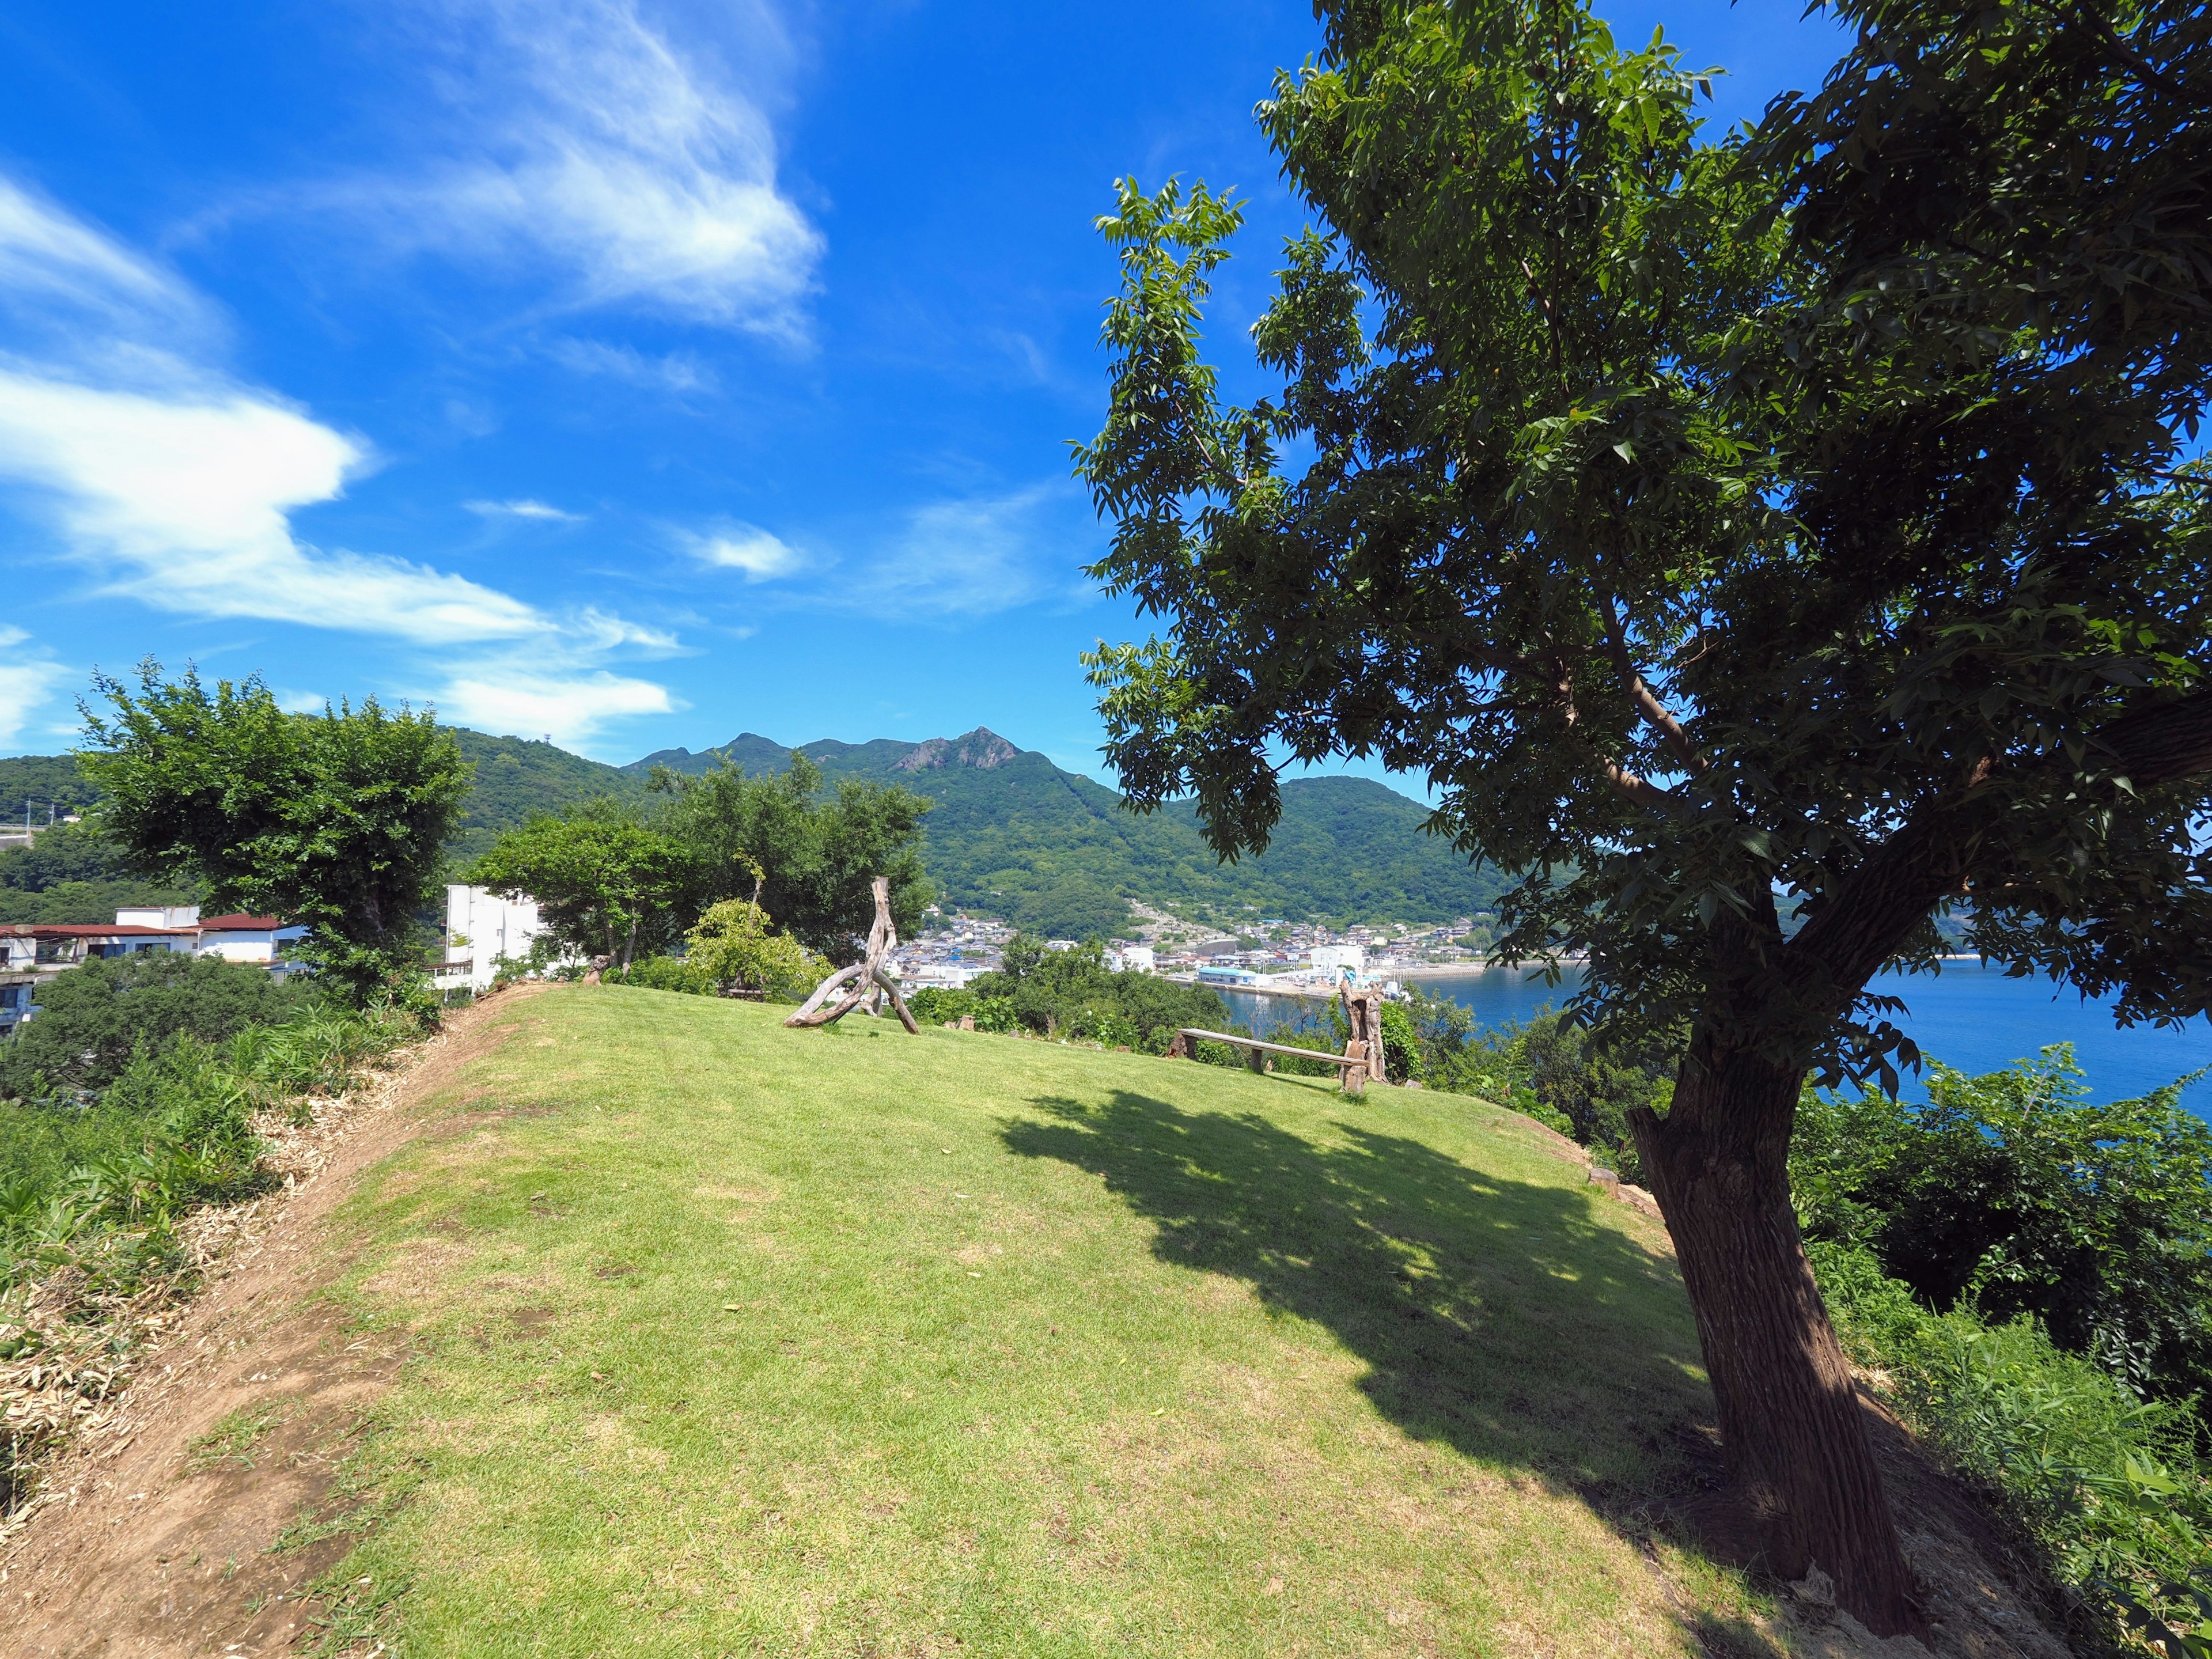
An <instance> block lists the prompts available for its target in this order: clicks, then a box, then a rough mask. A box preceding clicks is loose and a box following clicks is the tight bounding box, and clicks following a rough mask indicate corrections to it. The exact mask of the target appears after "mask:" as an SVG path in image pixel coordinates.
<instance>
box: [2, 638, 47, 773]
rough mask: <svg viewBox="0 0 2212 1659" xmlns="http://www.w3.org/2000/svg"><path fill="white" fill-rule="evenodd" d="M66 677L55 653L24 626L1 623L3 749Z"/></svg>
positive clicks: (11, 742)
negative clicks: (25, 630)
mask: <svg viewBox="0 0 2212 1659" xmlns="http://www.w3.org/2000/svg"><path fill="white" fill-rule="evenodd" d="M62 679H63V670H62V666H61V665H60V664H59V663H58V662H56V661H55V660H54V659H53V655H52V653H51V652H49V651H47V650H46V647H44V646H42V645H40V644H39V643H38V642H37V641H34V640H33V639H32V637H31V636H30V635H28V634H27V633H25V632H24V631H23V630H22V629H20V628H10V627H8V626H7V625H5V624H0V750H7V749H10V748H12V747H13V746H14V745H15V739H16V738H18V737H20V736H21V734H22V732H23V731H24V729H25V728H26V727H27V726H29V725H30V724H31V717H32V716H33V714H37V713H38V712H39V710H40V708H43V707H44V706H45V705H46V703H47V702H51V701H52V698H53V696H54V692H55V690H56V688H57V687H58V685H59V684H61V682H62Z"/></svg>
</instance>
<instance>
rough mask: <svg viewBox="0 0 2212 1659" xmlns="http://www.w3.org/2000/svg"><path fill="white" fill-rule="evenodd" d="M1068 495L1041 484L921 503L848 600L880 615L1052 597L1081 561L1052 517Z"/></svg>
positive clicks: (1004, 607) (982, 608)
mask: <svg viewBox="0 0 2212 1659" xmlns="http://www.w3.org/2000/svg"><path fill="white" fill-rule="evenodd" d="M1067 494H1068V491H1067V489H1066V486H1061V485H1054V484H1039V485H1036V486H1033V487H1032V488H1030V489H1022V490H1017V491H1014V492H1012V493H1011V494H1007V495H988V496H979V497H971V498H969V499H966V500H961V501H933V502H931V503H929V504H928V505H927V506H925V507H917V508H915V510H914V511H913V512H912V513H909V514H908V517H907V520H906V523H905V525H904V526H903V527H902V529H901V530H900V531H899V532H896V534H894V535H893V536H891V537H890V538H889V539H888V540H887V541H886V542H885V543H884V545H883V546H882V547H881V549H880V550H878V553H877V554H876V556H874V557H873V558H872V559H871V560H869V561H868V562H867V564H866V567H865V568H864V569H863V571H862V572H861V574H860V575H859V576H858V577H857V578H856V579H855V580H854V581H853V582H851V583H850V584H849V585H848V588H847V590H846V593H845V596H844V597H845V599H846V600H847V602H848V603H850V604H851V605H854V606H855V607H857V608H860V609H862V610H866V611H875V612H878V613H879V614H888V615H895V616H912V615H915V614H917V613H919V614H923V615H935V616H938V617H981V616H989V615H992V614H993V613H994V612H997V611H1010V610H1012V609H1013V608H1014V607H1015V606H1017V605H1028V604H1030V602H1032V601H1033V600H1036V599H1043V598H1047V597H1049V596H1051V595H1053V594H1054V593H1055V592H1058V591H1060V589H1061V588H1063V587H1065V586H1066V579H1067V577H1068V576H1069V575H1070V574H1071V573H1072V569H1073V556H1071V555H1069V554H1067V553H1066V552H1065V551H1063V550H1060V546H1057V545H1054V543H1055V538H1054V536H1053V534H1052V532H1051V530H1050V528H1049V526H1048V525H1047V524H1046V522H1045V520H1047V519H1048V516H1049V514H1050V513H1051V511H1052V509H1053V508H1054V507H1057V506H1059V505H1060V504H1061V502H1062V500H1063V498H1064V497H1066V495H1067ZM1055 565H1059V566H1063V567H1065V568H1054V566H1055Z"/></svg>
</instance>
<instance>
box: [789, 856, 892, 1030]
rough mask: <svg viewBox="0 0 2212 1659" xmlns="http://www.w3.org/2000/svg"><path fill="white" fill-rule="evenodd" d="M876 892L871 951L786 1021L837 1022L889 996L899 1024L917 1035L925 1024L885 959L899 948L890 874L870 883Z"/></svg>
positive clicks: (829, 981)
mask: <svg viewBox="0 0 2212 1659" xmlns="http://www.w3.org/2000/svg"><path fill="white" fill-rule="evenodd" d="M869 886H870V888H871V890H872V891H873V892H874V894H875V896H876V921H875V925H874V926H873V927H870V928H869V929H868V953H867V955H866V956H865V957H861V958H860V961H858V962H856V963H853V964H852V966H850V967H849V968H840V969H838V970H837V971H836V973H834V974H832V975H829V978H827V979H825V980H823V981H822V983H821V984H819V985H817V986H816V987H814V994H813V995H812V996H811V997H809V998H807V999H806V1004H805V1006H804V1007H802V1008H801V1009H800V1010H799V1012H797V1013H795V1014H793V1016H792V1017H791V1018H789V1019H787V1020H786V1021H784V1022H783V1023H784V1024H786V1025H835V1024H836V1023H837V1022H838V1021H839V1020H841V1019H842V1018H845V1016H846V1015H848V1014H849V1013H851V1012H853V1010H854V1009H855V1008H857V1007H859V1006H860V1005H861V1004H862V1003H864V1002H866V1001H869V1000H874V1001H875V1005H876V1007H877V1008H880V1007H882V1006H883V1001H882V999H883V998H884V997H886V996H888V997H889V998H890V1004H891V1006H892V1007H893V1008H894V1009H896V1011H897V1012H898V1017H899V1024H902V1025H903V1026H905V1027H906V1029H907V1030H909V1031H912V1032H914V1033H915V1035H916V1036H920V1035H921V1026H919V1025H917V1024H915V1023H914V1016H913V1015H912V1014H911V1013H909V1012H908V1011H907V1006H906V999H905V998H904V997H902V996H901V995H900V994H899V987H898V981H896V980H894V979H893V978H892V977H891V976H890V974H889V973H888V972H886V971H885V970H884V962H885V961H886V960H887V959H888V958H889V957H890V953H891V952H892V951H895V950H896V949H897V948H898V930H897V929H896V928H895V927H892V926H891V882H890V877H889V876H878V877H877V878H875V879H874V880H873V881H872V882H871V883H870V884H869ZM848 985H850V986H851V987H852V989H851V990H849V991H847V992H846V994H844V995H843V996H842V998H840V999H839V1000H838V1001H837V1003H836V1006H834V1007H828V1008H825V1007H824V1006H823V1004H825V1003H827V1002H828V1001H829V998H830V995H831V994H832V993H834V992H836V991H838V990H840V989H842V987H845V986H848ZM870 1012H874V1011H873V1010H871V1011H870Z"/></svg>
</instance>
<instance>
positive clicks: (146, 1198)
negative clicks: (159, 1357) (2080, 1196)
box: [0, 1007, 422, 1517]
mask: <svg viewBox="0 0 2212 1659" xmlns="http://www.w3.org/2000/svg"><path fill="white" fill-rule="evenodd" d="M421 1030H422V1026H421V1024H420V1022H419V1020H418V1019H417V1018H416V1017H415V1015H414V1014H413V1013H411V1012H409V1011H407V1010H404V1009H395V1008H390V1007H382V1008H374V1007H373V1008H371V1009H370V1010H368V1012H349V1011H344V1010H339V1009H333V1008H329V1007H310V1008H308V1009H306V1010H303V1011H301V1012H299V1013H297V1014H295V1016H294V1017H292V1018H289V1019H287V1020H285V1021H283V1023H282V1024H276V1025H262V1026H252V1027H248V1028H247V1029H246V1030H243V1031H241V1032H239V1033H237V1034H236V1035H235V1036H233V1037H232V1038H231V1039H230V1040H229V1041H228V1042H223V1043H211V1042H203V1041H201V1040H200V1039H199V1038H197V1037H196V1036H192V1035H191V1033H190V1032H187V1031H179V1032H176V1033H174V1034H173V1035H172V1036H171V1037H170V1038H169V1040H168V1042H167V1043H166V1044H164V1045H162V1046H161V1047H159V1048H149V1047H148V1046H145V1045H143V1044H142V1045H141V1046H140V1047H139V1048H137V1049H136V1050H135V1051H134V1052H133V1054H132V1055H131V1060H130V1062H129V1063H128V1064H127V1065H126V1066H125V1067H124V1069H123V1071H122V1073H121V1074H120V1075H119V1076H118V1077H117V1078H116V1079H115V1080H114V1081H113V1082H112V1083H111V1084H110V1085H108V1086H107V1087H106V1089H105V1090H103V1091H101V1092H100V1096H99V1097H98V1098H97V1100H95V1101H94V1102H92V1103H89V1104H86V1103H80V1102H79V1100H78V1099H77V1098H76V1097H75V1096H74V1095H56V1096H54V1097H50V1098H46V1099H43V1100H36V1101H29V1102H12V1101H11V1102H5V1103H0V1367H5V1368H8V1370H10V1371H12V1372H16V1373H24V1372H27V1371H31V1372H35V1371H36V1370H38V1369H39V1368H40V1367H42V1366H47V1365H48V1364H49V1361H48V1360H47V1359H42V1358H40V1356H41V1355H42V1354H44V1353H45V1352H46V1350H47V1349H49V1348H55V1347H58V1349H59V1350H60V1351H62V1352H64V1353H66V1352H73V1351H74V1352H81V1351H82V1350H83V1349H84V1348H85V1346H86V1345H87V1344H88V1343H89V1344H90V1345H91V1346H93V1347H94V1348H97V1349H98V1350H99V1351H100V1352H102V1353H104V1354H106V1355H107V1356H108V1358H106V1359H105V1360H103V1362H102V1366H103V1370H102V1372H101V1376H102V1377H103V1378H104V1379H106V1380H103V1381H101V1382H100V1387H101V1388H102V1389H105V1388H106V1387H107V1386H109V1385H110V1383H112V1374H113V1373H114V1372H115V1371H116V1370H118V1367H119V1366H120V1364H121V1356H122V1354H123V1352H124V1350H125V1347H126V1346H127V1342H128V1336H127V1332H126V1331H125V1329H124V1328H121V1327H119V1326H116V1325H114V1324H113V1322H114V1321H115V1320H116V1319H117V1318H118V1316H119V1314H120V1312H121V1310H125V1308H127V1307H128V1306H129V1305H131V1304H133V1303H134V1301H136V1300H137V1299H138V1298H141V1297H143V1294H145V1293H146V1292H148V1291H158V1290H159V1288H160V1287H161V1285H163V1284H165V1283H166V1284H167V1285H171V1286H179V1285H183V1284H185V1283H186V1282H188V1280H189V1278H190V1263H189V1262H188V1261H187V1260H186V1257H185V1252H184V1250H183V1249H182V1248H181V1247H180V1245H179V1241H178V1236H177V1231H176V1224H177V1223H178V1222H179V1220H180V1219H181V1218H184V1217H185V1216H186V1215H187V1214H189V1213H190V1212H192V1211H194V1210H196V1209H198V1208H200V1207H202V1206H206V1205H210V1204H223V1203H230V1202H234V1201H236V1200H240V1199H243V1198H247V1197H250V1196H252V1194H255V1193H257V1192H259V1191H261V1190H263V1189H264V1188H266V1187H267V1186H269V1185H270V1181H271V1179H272V1177H270V1175H269V1174H268V1173H267V1171H266V1170H264V1168H263V1164H262V1158H263V1153H264V1144H263V1141H262V1139H261V1136H260V1134H259V1133H258V1131H257V1129H256V1127H255V1120H256V1117H257V1115H258V1114H261V1113H264V1112H267V1111H270V1110H272V1109H274V1110H280V1111H287V1112H289V1114H290V1115H292V1116H293V1117H294V1118H295V1121H297V1120H299V1119H301V1118H303V1117H304V1116H306V1115H307V1114H309V1113H311V1112H312V1110H313V1102H314V1100H315V1099H316V1098H317V1097H328V1096H332V1095H336V1094H339V1093H342V1092H343V1091H344V1090H345V1089H346V1088H348V1087H349V1086H350V1085H352V1084H353V1083H354V1082H355V1081H356V1080H357V1079H359V1077H360V1076H361V1074H362V1072H363V1070H365V1069H366V1068H367V1067H368V1066H372V1065H374V1063H375V1062H376V1061H377V1060H380V1059H381V1058H382V1057H383V1056H384V1055H386V1054H389V1053H390V1052H391V1051H392V1049H393V1048H397V1047H398V1046H399V1045H400V1044H401V1043H403V1042H407V1041H409V1040H410V1038H412V1037H414V1036H419V1035H420V1034H421ZM34 1307H35V1308H36V1311H35V1312H33V1308H34ZM76 1369H77V1370H83V1367H82V1366H79V1367H77V1368H76ZM17 1380H18V1381H22V1380H23V1379H22V1378H21V1377H18V1378H17ZM27 1386H28V1387H29V1388H30V1389H32V1390H33V1391H35V1389H36V1388H37V1386H38V1384H37V1383H36V1381H35V1380H33V1381H30V1382H29V1383H27ZM65 1431H66V1425H64V1424H62V1423H59V1422H57V1421H50V1420H47V1419H46V1418H45V1417H42V1416H40V1414H38V1413H31V1414H28V1415H22V1416H21V1420H18V1414H15V1413H11V1415H10V1416H9V1419H8V1421H7V1423H6V1424H5V1425H4V1427H0V1517H4V1516H6V1515H7V1514H8V1513H9V1511H10V1510H13V1509H14V1508H15V1505H16V1504H18V1503H20V1502H21V1500H22V1499H23V1498H25V1497H26V1496H27V1492H28V1490H29V1486H30V1482H31V1478H32V1474H33V1468H34V1466H35V1465H36V1464H37V1463H38V1462H40V1459H41V1458H42V1457H43V1456H44V1455H45V1454H46V1450H47V1449H48V1448H49V1447H50V1446H51V1445H52V1443H54V1442H55V1441H57V1440H58V1439H59V1438H61V1437H62V1436H63V1435H64V1432H65Z"/></svg>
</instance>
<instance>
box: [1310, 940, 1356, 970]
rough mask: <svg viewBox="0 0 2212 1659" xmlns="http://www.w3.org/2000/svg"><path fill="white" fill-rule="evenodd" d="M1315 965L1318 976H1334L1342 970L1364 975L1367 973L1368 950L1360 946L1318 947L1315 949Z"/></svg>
mask: <svg viewBox="0 0 2212 1659" xmlns="http://www.w3.org/2000/svg"><path fill="white" fill-rule="evenodd" d="M1313 965H1314V971H1315V972H1316V973H1317V974H1333V973H1334V972H1336V970H1337V969H1340V968H1349V969H1352V972H1353V973H1355V974H1364V973H1365V972H1366V971H1367V950H1366V947H1365V946H1364V945H1315V946H1314V948H1313Z"/></svg>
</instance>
